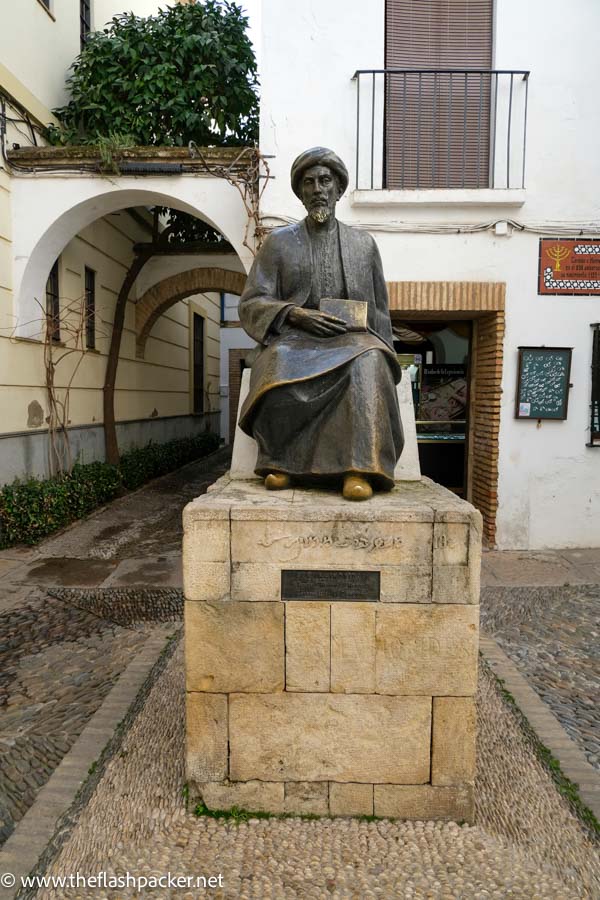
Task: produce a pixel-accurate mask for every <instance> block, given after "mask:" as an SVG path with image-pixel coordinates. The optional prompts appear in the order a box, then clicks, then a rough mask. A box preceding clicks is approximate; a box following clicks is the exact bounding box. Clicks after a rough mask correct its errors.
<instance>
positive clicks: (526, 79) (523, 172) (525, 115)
mask: <svg viewBox="0 0 600 900" xmlns="http://www.w3.org/2000/svg"><path fill="white" fill-rule="evenodd" d="M524 80H525V110H524V112H523V171H522V173H521V187H522V188H524V187H525V151H526V148H527V95H528V94H529V78H525V79H524Z"/></svg>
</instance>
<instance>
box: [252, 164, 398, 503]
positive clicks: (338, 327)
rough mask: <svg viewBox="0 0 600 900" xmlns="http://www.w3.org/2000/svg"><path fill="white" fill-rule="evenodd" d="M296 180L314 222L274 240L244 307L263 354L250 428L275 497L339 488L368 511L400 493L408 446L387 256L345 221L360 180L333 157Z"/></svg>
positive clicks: (296, 174)
mask: <svg viewBox="0 0 600 900" xmlns="http://www.w3.org/2000/svg"><path fill="white" fill-rule="evenodd" d="M291 181H292V188H293V190H294V192H295V193H296V194H297V196H298V197H299V198H300V199H301V200H302V203H303V204H304V206H305V207H306V210H307V213H308V215H307V217H306V218H305V219H303V220H302V221H301V222H299V223H298V224H296V225H288V226H286V227H283V228H278V229H276V230H275V231H273V232H272V234H270V235H269V237H268V238H267V239H266V241H265V242H264V244H263V246H262V248H261V250H260V251H259V253H258V255H257V257H256V259H255V261H254V265H253V266H252V270H251V272H250V274H249V276H248V281H247V284H246V288H245V290H244V293H243V294H242V297H241V300H240V307H239V311H240V320H241V323H242V325H243V327H244V329H245V330H246V331H247V332H248V334H249V335H250V336H251V337H253V338H254V339H255V340H256V341H258V343H259V345H260V347H259V352H258V353H257V356H256V359H255V361H254V363H253V366H252V373H251V378H250V392H249V394H248V397H247V398H246V401H245V403H244V405H243V408H242V411H241V415H240V426H241V428H242V429H243V430H244V431H245V432H246V433H247V434H249V435H251V436H252V437H254V438H255V440H256V442H257V444H258V459H257V465H256V470H255V471H256V473H257V475H260V476H262V477H263V478H264V479H265V486H266V487H267V488H269V489H271V490H277V489H283V488H287V487H289V486H290V484H292V483H294V482H296V483H299V484H302V483H305V484H306V483H311V484H313V483H319V482H325V483H326V482H332V481H336V482H337V483H339V484H340V486H341V487H342V491H343V495H344V497H345V498H346V499H347V500H367V499H369V498H370V497H371V496H372V494H373V489H379V490H390V489H391V488H392V487H393V485H394V468H395V465H396V462H397V460H398V458H399V456H400V453H401V452H402V447H403V435H402V425H401V422H400V413H399V409H398V400H397V394H396V384H397V383H398V382H399V380H400V377H401V369H400V366H399V365H398V362H397V360H396V356H395V353H394V348H393V342H392V326H391V322H390V315H389V308H388V296H387V289H386V284H385V280H384V277H383V269H382V265H381V257H380V255H379V250H378V249H377V245H376V243H375V241H374V240H373V238H372V237H371V235H370V234H368V232H366V231H363V230H360V229H358V228H351V227H349V226H347V225H344V224H343V223H342V222H339V221H338V220H337V219H336V218H335V205H336V203H337V201H338V200H339V198H340V197H341V196H342V194H343V193H344V191H345V190H346V188H347V186H348V172H347V169H346V166H345V165H344V163H343V162H342V160H341V159H340V158H339V157H338V156H337V155H336V154H335V153H333V151H331V150H328V149H326V148H324V147H314V148H313V149H311V150H307V151H306V152H305V153H302V154H301V155H300V156H299V157H298V158H297V159H296V160H295V162H294V164H293V166H292V172H291ZM325 298H333V300H346V301H355V302H357V306H356V310H354V306H353V304H352V303H350V304H348V303H346V304H341V303H338V304H336V303H333V302H329V301H326V300H325ZM322 301H323V303H322ZM365 305H366V308H365ZM325 308H329V309H331V308H334V309H336V310H338V309H342V310H344V308H345V309H346V311H347V313H348V314H347V315H342V314H338V315H332V314H331V312H327V311H325ZM364 312H366V316H365V315H362V314H363V313H364ZM354 313H355V314H354ZM361 318H362V319H363V324H362V325H361V324H360V321H361ZM357 323H358V324H357Z"/></svg>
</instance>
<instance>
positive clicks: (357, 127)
mask: <svg viewBox="0 0 600 900" xmlns="http://www.w3.org/2000/svg"><path fill="white" fill-rule="evenodd" d="M359 155H360V75H359V76H358V78H357V80H356V190H357V191H358V190H360V185H359V182H358V177H359V176H358V160H359Z"/></svg>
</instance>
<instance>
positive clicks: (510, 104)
mask: <svg viewBox="0 0 600 900" xmlns="http://www.w3.org/2000/svg"><path fill="white" fill-rule="evenodd" d="M513 79H514V75H511V76H510V98H509V101H508V132H507V136H506V188H507V190H508V188H509V187H510V126H511V118H512V98H513Z"/></svg>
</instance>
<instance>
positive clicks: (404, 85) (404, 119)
mask: <svg viewBox="0 0 600 900" xmlns="http://www.w3.org/2000/svg"><path fill="white" fill-rule="evenodd" d="M405 159H406V73H404V78H403V97H402V163H401V172H400V188H401V189H402V190H404V160H405Z"/></svg>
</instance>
